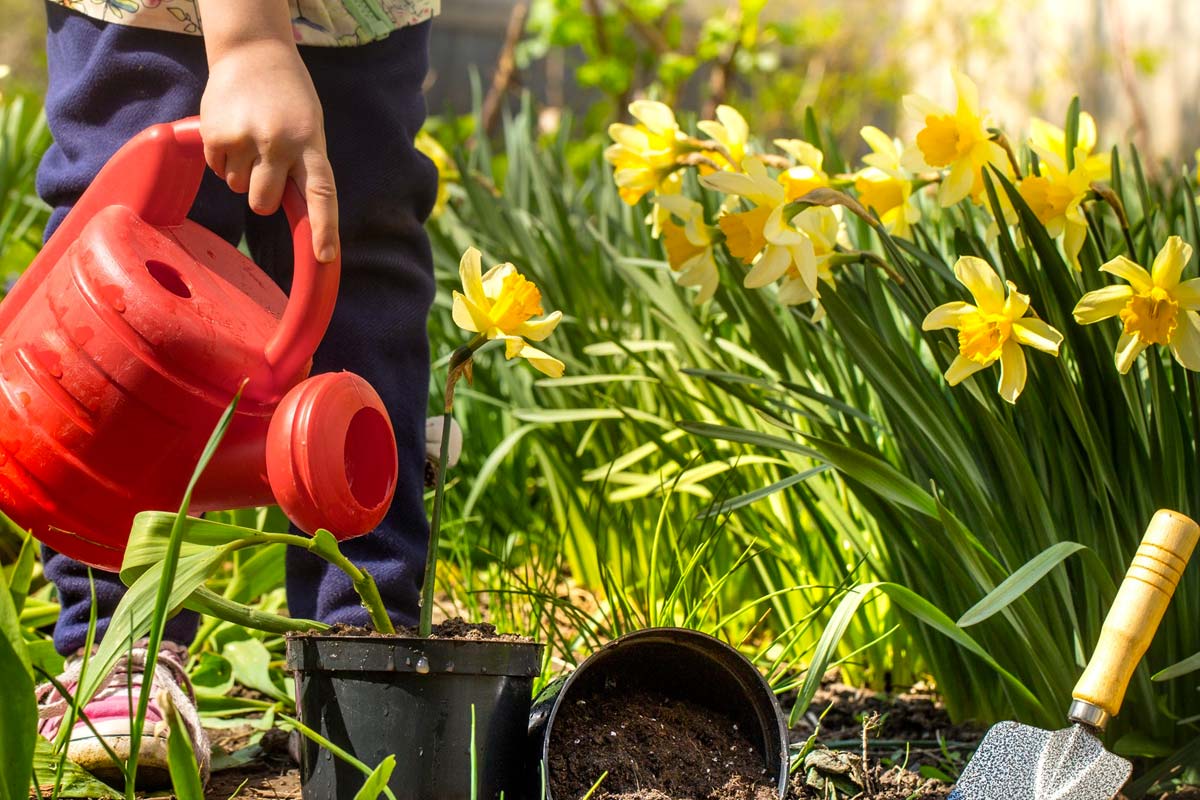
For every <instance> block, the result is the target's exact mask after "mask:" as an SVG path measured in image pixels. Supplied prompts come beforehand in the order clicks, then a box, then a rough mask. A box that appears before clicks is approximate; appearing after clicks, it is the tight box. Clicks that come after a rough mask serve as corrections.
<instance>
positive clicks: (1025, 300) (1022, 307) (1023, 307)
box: [1004, 281, 1029, 320]
mask: <svg viewBox="0 0 1200 800" xmlns="http://www.w3.org/2000/svg"><path fill="white" fill-rule="evenodd" d="M1007 285H1008V297H1007V298H1006V299H1005V300H1004V315H1005V316H1006V317H1008V318H1009V319H1013V320H1017V319H1020V318H1021V317H1023V316H1025V312H1026V311H1028V310H1029V295H1027V294H1022V293H1021V292H1018V291H1017V285H1016V284H1015V283H1013V282H1012V281H1008V283H1007Z"/></svg>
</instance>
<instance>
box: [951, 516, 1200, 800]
mask: <svg viewBox="0 0 1200 800" xmlns="http://www.w3.org/2000/svg"><path fill="white" fill-rule="evenodd" d="M1197 538H1200V526H1197V524H1196V523H1195V522H1193V521H1192V520H1191V519H1189V518H1187V517H1185V516H1183V515H1182V514H1178V513H1176V512H1174V511H1165V510H1163V511H1159V512H1158V513H1157V514H1155V515H1154V519H1153V520H1151V521H1150V527H1149V528H1148V529H1147V530H1146V535H1145V537H1144V538H1143V539H1142V543H1141V545H1140V546H1139V547H1138V551H1137V555H1135V556H1134V557H1133V563H1132V564H1131V565H1130V567H1129V572H1127V573H1126V574H1125V580H1124V582H1123V583H1122V584H1121V589H1120V591H1118V592H1117V597H1116V599H1115V600H1114V601H1113V606H1112V609H1111V610H1110V611H1109V612H1108V617H1107V618H1105V620H1104V627H1103V629H1102V630H1101V632H1100V641H1099V643H1098V644H1097V645H1096V651H1095V653H1093V654H1092V659H1091V661H1089V662H1088V665H1087V669H1086V670H1084V673H1083V677H1081V678H1080V679H1079V683H1078V684H1076V685H1075V691H1074V692H1072V697H1073V698H1074V702H1072V703H1071V707H1070V710H1069V711H1068V712H1067V719H1069V720H1070V721H1071V722H1072V723H1074V724H1072V725H1071V727H1069V728H1066V729H1064V730H1060V731H1044V730H1041V729H1040V728H1032V727H1030V726H1028V725H1022V724H1020V723H1017V722H1001V723H999V724H997V725H994V726H992V729H991V730H990V731H988V733H987V736H985V737H984V738H983V741H982V742H981V743H980V745H979V749H978V750H977V751H976V752H975V756H974V758H972V759H971V763H970V764H968V765H967V768H966V769H965V770H963V774H962V777H961V778H959V780H958V784H957V785H956V786H955V789H954V792H953V794H951V795H950V800H1111V798H1112V797H1114V796H1115V795H1116V794H1117V792H1118V791H1120V789H1121V787H1122V786H1124V785H1125V782H1126V781H1127V780H1129V774H1130V771H1131V770H1132V765H1131V764H1130V763H1129V762H1128V761H1126V760H1125V759H1123V758H1121V757H1120V756H1116V755H1113V754H1112V753H1110V752H1108V751H1107V750H1105V749H1104V745H1103V744H1102V743H1101V742H1100V739H1099V736H1100V734H1102V733H1103V732H1104V729H1105V727H1106V726H1107V725H1108V722H1109V720H1110V719H1112V718H1113V717H1115V716H1116V715H1117V712H1118V711H1120V709H1121V701H1122V700H1124V699H1125V689H1126V688H1127V687H1128V686H1129V680H1130V678H1132V677H1133V671H1134V669H1135V668H1136V667H1137V665H1138V662H1139V661H1141V660H1142V656H1143V655H1145V653H1146V648H1147V647H1149V645H1150V640H1151V639H1153V638H1154V632H1155V631H1156V630H1157V629H1158V624H1159V622H1161V621H1162V617H1163V613H1164V612H1165V611H1166V610H1167V604H1168V603H1170V602H1171V595H1173V594H1174V593H1175V586H1176V585H1177V584H1178V583H1179V579H1180V577H1181V576H1182V575H1183V569H1184V567H1185V566H1186V565H1187V562H1188V559H1189V558H1191V555H1192V550H1193V549H1194V548H1195V546H1196V540H1197Z"/></svg>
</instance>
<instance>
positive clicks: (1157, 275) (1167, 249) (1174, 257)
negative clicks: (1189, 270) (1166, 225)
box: [1150, 236, 1192, 289]
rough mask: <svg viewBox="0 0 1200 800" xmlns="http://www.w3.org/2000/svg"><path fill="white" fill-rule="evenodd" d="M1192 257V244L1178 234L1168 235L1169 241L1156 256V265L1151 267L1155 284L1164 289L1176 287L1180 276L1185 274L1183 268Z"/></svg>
mask: <svg viewBox="0 0 1200 800" xmlns="http://www.w3.org/2000/svg"><path fill="white" fill-rule="evenodd" d="M1191 258H1192V246H1191V245H1190V244H1188V243H1186V242H1185V241H1183V239H1181V238H1179V237H1178V236H1168V237H1167V243H1166V244H1164V245H1163V246H1162V249H1161V250H1159V251H1158V255H1157V256H1155V257H1154V265H1153V266H1152V267H1151V268H1150V275H1151V277H1152V278H1153V279H1154V285H1155V286H1161V287H1162V288H1164V289H1173V288H1175V286H1176V285H1177V284H1178V283H1179V276H1180V275H1182V274H1183V268H1184V267H1186V266H1187V263H1188V261H1190V260H1191Z"/></svg>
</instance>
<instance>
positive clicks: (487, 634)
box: [303, 617, 533, 642]
mask: <svg viewBox="0 0 1200 800" xmlns="http://www.w3.org/2000/svg"><path fill="white" fill-rule="evenodd" d="M303 635H304V636H306V637H308V636H322V635H324V636H370V637H374V638H381V639H390V638H393V637H400V638H409V639H415V638H417V637H418V636H419V635H420V634H419V633H418V631H417V629H416V628H406V627H403V626H401V627H399V628H397V629H396V632H395V633H394V634H391V633H380V632H379V631H377V630H375V629H374V628H363V627H356V626H353V625H340V624H339V625H334V626H333V627H332V628H330V629H329V630H328V631H324V632H323V633H305V634H303ZM432 638H434V639H469V640H471V641H474V642H532V641H533V640H532V639H529V638H527V637H525V636H518V635H517V634H515V633H500V632H499V631H497V630H496V626H495V625H492V624H491V623H488V622H467V621H466V620H465V619H463V618H462V617H454V618H453V619H448V620H446V621H445V622H439V623H438V624H436V625H434V626H433V635H432Z"/></svg>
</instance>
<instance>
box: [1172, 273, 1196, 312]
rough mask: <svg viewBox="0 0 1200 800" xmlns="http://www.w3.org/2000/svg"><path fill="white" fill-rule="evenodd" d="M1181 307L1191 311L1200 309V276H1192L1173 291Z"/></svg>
mask: <svg viewBox="0 0 1200 800" xmlns="http://www.w3.org/2000/svg"><path fill="white" fill-rule="evenodd" d="M1171 294H1172V295H1174V297H1175V302H1176V303H1179V307H1180V308H1186V309H1188V310H1189V311H1200V278H1192V279H1191V280H1190V281H1184V282H1183V283H1181V284H1179V285H1178V286H1176V287H1175V290H1174V291H1172V292H1171Z"/></svg>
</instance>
